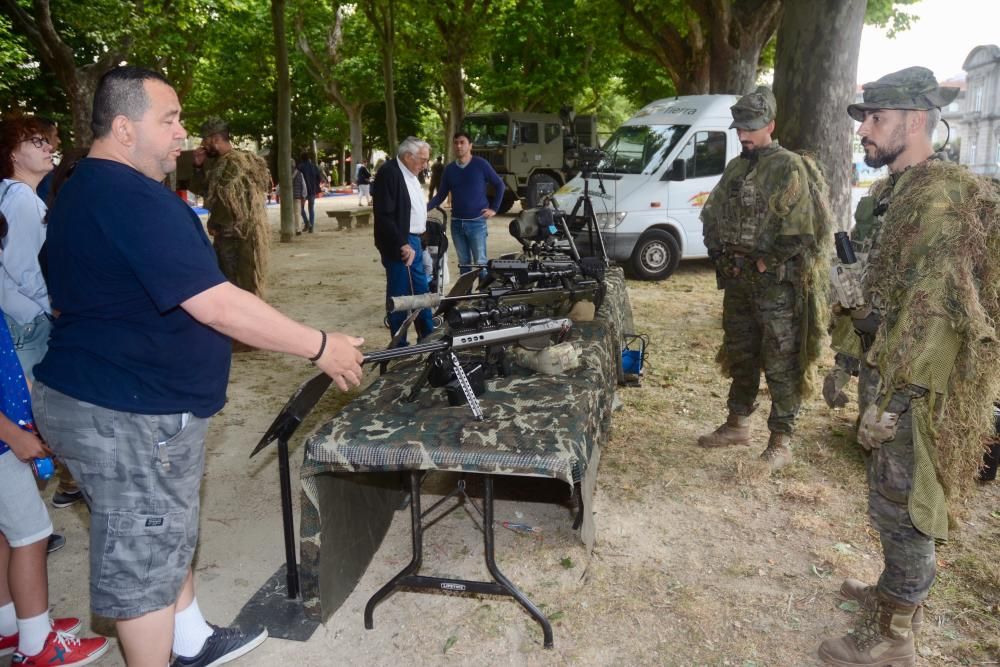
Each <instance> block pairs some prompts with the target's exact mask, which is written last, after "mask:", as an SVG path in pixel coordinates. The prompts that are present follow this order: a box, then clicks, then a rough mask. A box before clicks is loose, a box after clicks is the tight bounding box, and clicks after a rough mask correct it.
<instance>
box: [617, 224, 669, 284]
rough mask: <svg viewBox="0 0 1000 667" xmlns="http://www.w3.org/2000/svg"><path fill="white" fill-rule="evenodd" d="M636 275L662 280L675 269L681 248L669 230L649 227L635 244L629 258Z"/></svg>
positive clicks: (642, 277) (644, 278) (645, 278)
mask: <svg viewBox="0 0 1000 667" xmlns="http://www.w3.org/2000/svg"><path fill="white" fill-rule="evenodd" d="M629 261H630V263H631V264H632V270H633V271H634V272H635V275H636V277H638V278H641V279H642V280H663V279H664V278H666V277H668V276H670V274H672V273H673V272H674V271H676V270H677V265H678V264H680V261H681V248H680V246H679V245H678V243H677V239H675V238H674V237H673V235H672V234H670V232H665V231H663V230H662V229H650V230H649V231H647V232H646V233H645V234H643V235H642V236H641V237H639V242H638V243H636V244H635V249H634V250H633V251H632V257H631V259H630V260H629Z"/></svg>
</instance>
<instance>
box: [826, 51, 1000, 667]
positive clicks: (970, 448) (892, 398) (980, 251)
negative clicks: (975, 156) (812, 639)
mask: <svg viewBox="0 0 1000 667" xmlns="http://www.w3.org/2000/svg"><path fill="white" fill-rule="evenodd" d="M957 94H958V89H957V88H942V87H940V86H938V83H937V81H936V80H935V78H934V75H933V73H932V72H931V71H930V70H927V69H924V68H922V67H910V68H907V69H904V70H901V71H899V72H895V73H893V74H889V75H887V76H885V77H883V78H881V79H879V80H878V81H876V82H873V83H868V84H865V86H864V102H863V103H861V104H852V105H850V106H849V107H848V113H849V114H850V115H851V117H852V118H854V119H855V120H858V121H860V122H861V127H860V129H859V130H858V134H859V135H860V136H861V137H862V140H861V142H862V145H863V146H864V149H865V156H866V157H865V162H866V163H867V164H868V165H870V166H873V167H880V166H883V165H887V166H888V167H889V172H890V174H889V177H888V178H887V179H883V180H882V181H879V182H877V183H876V184H875V185H873V186H872V190H871V197H869V198H866V199H865V200H862V202H861V204H859V207H858V208H859V212H858V217H859V224H861V223H862V222H865V223H866V224H867V225H868V226H870V227H871V230H872V231H871V236H870V237H869V239H868V242H867V243H866V244H865V245H866V246H867V248H868V249H869V254H868V258H867V264H866V266H865V268H864V272H863V273H862V280H861V286H862V291H863V294H864V297H865V300H866V302H867V303H868V304H870V306H871V307H872V310H873V313H874V316H870V317H867V318H866V320H867V321H856V322H855V328H857V329H858V330H859V331H867V330H870V331H873V332H874V334H875V335H874V340H873V341H872V343H871V347H870V349H869V350H868V351H867V352H866V353H865V358H864V361H863V362H862V366H863V367H865V366H866V365H867V366H869V367H871V368H872V370H873V377H874V381H875V383H876V385H875V386H876V391H875V392H874V395H873V397H872V400H871V402H870V403H869V404H867V405H865V407H864V411H863V413H862V416H861V421H860V426H859V433H858V439H859V442H860V443H861V444H862V446H864V447H865V448H866V449H869V450H870V451H871V456H870V457H869V461H868V482H869V495H868V509H869V517H870V519H871V522H872V524H873V525H874V527H875V528H876V530H877V531H878V532H879V536H880V538H881V542H882V550H883V553H884V561H885V565H884V568H883V571H882V574H881V576H880V578H879V580H878V583H877V585H875V586H866V585H865V584H863V583H862V582H859V581H855V580H852V579H848V580H847V581H845V582H844V584H843V585H842V588H841V593H842V594H844V595H846V596H847V597H852V598H854V599H856V600H858V601H859V602H861V603H862V611H861V614H860V616H859V619H858V625H857V627H856V628H855V630H854V631H853V633H851V634H848V635H846V636H844V637H841V638H839V639H832V640H827V641H824V642H823V643H822V644H821V646H820V648H819V655H820V657H821V658H822V659H823V660H824V661H826V662H827V663H830V664H834V665H855V666H856V665H889V664H891V665H895V666H897V667H900V666H905V665H914V664H915V660H916V658H915V651H914V642H913V634H914V631H915V629H916V628H917V626H918V624H919V623H920V622H921V620H922V610H921V608H920V605H921V603H922V602H923V601H924V599H925V598H926V597H927V594H928V592H929V591H930V588H931V584H932V583H933V581H934V577H935V551H934V541H935V540H936V539H946V538H947V536H948V528H949V516H948V504H947V501H948V499H949V498H954V497H957V496H960V494H961V493H962V492H963V491H965V490H966V485H967V484H971V477H972V473H973V472H974V470H975V468H976V467H977V466H978V465H979V463H980V461H981V457H982V449H983V446H982V442H983V440H981V439H980V438H979V437H978V435H977V434H983V435H985V434H986V433H988V432H989V430H990V426H991V417H992V410H991V402H992V398H993V397H994V396H996V395H997V394H996V391H997V380H996V363H997V359H998V352H997V349H996V348H997V346H996V344H995V341H996V340H997V331H996V322H997V316H998V314H1000V313H998V311H1000V305H998V297H997V290H996V288H995V285H996V281H997V275H996V273H997V271H998V269H997V263H998V259H1000V250H998V247H997V246H998V243H997V242H996V236H997V229H996V228H997V215H996V212H997V206H998V199H1000V198H998V195H997V192H996V190H995V189H993V188H992V186H990V185H989V184H988V183H986V182H985V181H983V180H982V179H978V178H977V177H975V176H974V175H973V174H971V173H969V172H968V171H967V170H966V169H964V168H963V167H960V166H958V165H954V164H950V163H947V162H945V161H943V160H939V159H934V158H935V156H934V155H933V148H932V144H931V134H932V132H933V130H934V127H935V126H936V125H937V122H938V119H939V118H940V109H941V107H944V106H946V105H948V104H949V103H950V102H951V101H952V100H953V99H955V97H956V95H957ZM966 480H969V481H968V482H967V481H966Z"/></svg>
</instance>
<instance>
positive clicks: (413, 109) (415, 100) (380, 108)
mask: <svg viewBox="0 0 1000 667" xmlns="http://www.w3.org/2000/svg"><path fill="white" fill-rule="evenodd" d="M425 74H426V73H425V72H424V71H423V70H422V69H421V68H420V67H418V66H416V65H405V66H403V67H400V68H399V69H398V70H397V71H396V128H397V132H398V133H399V139H400V141H402V140H403V139H405V138H406V137H409V136H416V137H420V138H421V139H424V138H425V137H426V129H425V127H424V119H425V117H426V113H427V110H426V108H425V107H424V106H422V105H421V104H420V103H419V100H422V99H425V98H426V97H427V84H428V83H429V82H428V80H427V78H426V76H425ZM364 128H365V145H367V146H375V147H378V148H381V149H382V150H384V151H386V152H387V153H389V154H394V153H395V150H396V146H389V145H388V140H387V137H388V132H387V131H386V127H385V101H384V100H379V101H378V102H376V103H375V104H372V105H370V106H368V107H367V108H366V109H365V114H364Z"/></svg>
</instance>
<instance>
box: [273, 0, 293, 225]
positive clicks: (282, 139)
mask: <svg viewBox="0 0 1000 667" xmlns="http://www.w3.org/2000/svg"><path fill="white" fill-rule="evenodd" d="M271 22H272V24H273V26H274V60H275V64H276V67H277V69H278V72H277V73H278V90H277V95H278V127H277V128H276V129H277V132H275V135H276V139H277V141H275V144H276V146H277V149H278V187H279V189H280V191H281V242H282V243H289V242H291V240H292V239H293V238H295V227H296V221H295V207H294V204H295V199H294V198H293V197H292V196H291V195H292V83H291V79H290V77H289V74H288V42H287V40H286V39H285V0H271Z"/></svg>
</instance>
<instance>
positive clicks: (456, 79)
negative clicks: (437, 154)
mask: <svg viewBox="0 0 1000 667" xmlns="http://www.w3.org/2000/svg"><path fill="white" fill-rule="evenodd" d="M442 84H443V85H444V91H445V93H447V95H448V119H447V120H448V123H447V125H445V128H444V133H445V140H444V149H445V155H446V156H447V159H446V162H451V161H452V160H453V159H455V146H454V145H453V143H452V140H451V138H452V137H454V136H455V133H456V132H458V128H459V127H461V125H462V120H463V119H464V118H465V82H464V81H463V80H462V65H461V63H449V64H448V66H447V67H445V68H444V72H443V76H442Z"/></svg>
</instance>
